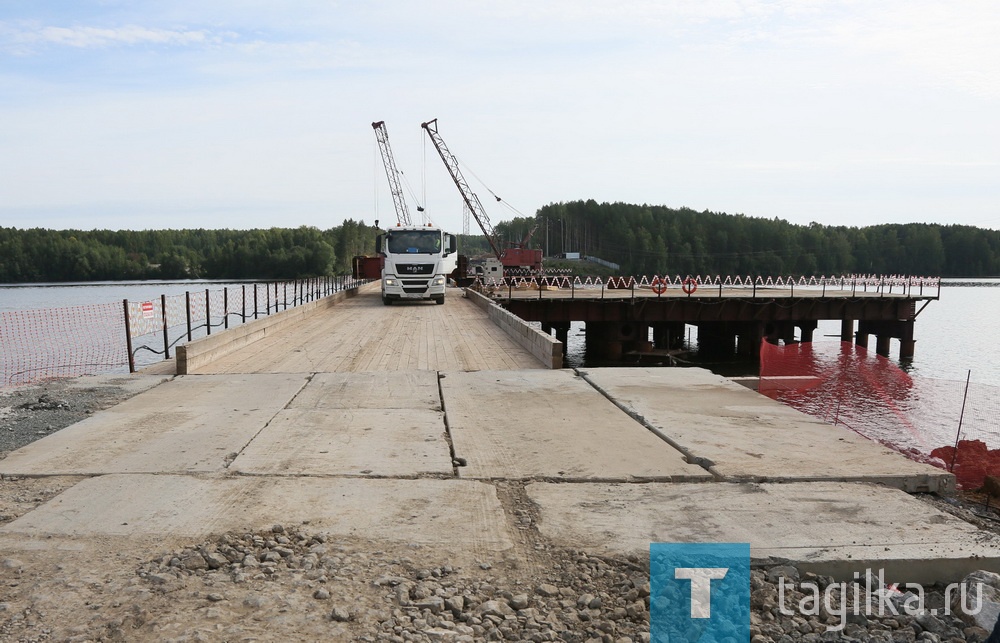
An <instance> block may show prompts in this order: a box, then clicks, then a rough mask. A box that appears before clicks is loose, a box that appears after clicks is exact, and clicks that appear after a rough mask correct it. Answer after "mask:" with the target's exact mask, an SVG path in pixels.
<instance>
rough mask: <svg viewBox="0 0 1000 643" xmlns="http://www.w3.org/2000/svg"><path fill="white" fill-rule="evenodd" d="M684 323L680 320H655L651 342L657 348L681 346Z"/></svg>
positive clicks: (683, 338)
mask: <svg viewBox="0 0 1000 643" xmlns="http://www.w3.org/2000/svg"><path fill="white" fill-rule="evenodd" d="M684 340H685V337H684V324H683V323H681V322H657V323H655V324H653V344H654V345H655V346H656V347H657V348H662V349H670V348H681V347H682V346H683V345H684Z"/></svg>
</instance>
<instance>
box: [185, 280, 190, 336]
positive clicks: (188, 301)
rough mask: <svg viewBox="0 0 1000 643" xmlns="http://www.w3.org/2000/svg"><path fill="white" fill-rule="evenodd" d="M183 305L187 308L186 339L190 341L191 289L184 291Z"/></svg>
mask: <svg viewBox="0 0 1000 643" xmlns="http://www.w3.org/2000/svg"><path fill="white" fill-rule="evenodd" d="M184 307H185V308H187V325H188V341H189V342H190V341H191V291H190V290H185V291H184Z"/></svg>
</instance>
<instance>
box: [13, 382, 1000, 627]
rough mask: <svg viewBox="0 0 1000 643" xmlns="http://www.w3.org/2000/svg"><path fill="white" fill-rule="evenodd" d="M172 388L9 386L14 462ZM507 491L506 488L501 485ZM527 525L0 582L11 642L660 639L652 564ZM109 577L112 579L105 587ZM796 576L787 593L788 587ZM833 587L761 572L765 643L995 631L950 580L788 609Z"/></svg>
mask: <svg viewBox="0 0 1000 643" xmlns="http://www.w3.org/2000/svg"><path fill="white" fill-rule="evenodd" d="M163 379H164V378H159V379H147V380H142V379H140V380H138V381H137V380H136V379H134V378H123V377H117V378H116V377H105V378H78V379H75V380H56V381H52V382H47V383H44V384H41V385H38V386H32V387H23V388H19V389H15V390H7V391H0V459H2V458H3V457H4V455H5V454H4V453H3V452H4V451H10V450H13V449H16V448H19V447H21V446H23V445H25V444H28V443H30V442H32V441H34V440H36V439H39V438H41V437H43V436H45V435H48V434H50V433H52V432H54V431H58V430H59V429H61V428H63V427H65V426H68V425H70V424H73V423H75V422H77V421H79V420H82V419H84V418H86V417H88V416H89V415H91V414H93V413H94V412H96V411H98V410H100V409H104V408H107V407H110V406H113V405H115V404H117V403H119V402H121V401H123V400H125V399H127V398H128V397H131V396H132V395H134V394H136V393H138V392H141V390H145V389H146V388H149V387H151V386H153V385H155V384H156V383H158V382H160V381H163ZM75 481H76V479H73V478H66V479H65V480H62V479H58V478H52V479H46V480H41V481H39V480H35V481H32V480H16V479H15V480H11V479H8V480H5V481H0V482H3V485H0V491H3V492H4V494H5V495H4V497H2V498H0V500H2V501H3V502H0V524H2V523H3V522H7V521H9V520H12V519H14V518H16V517H17V515H22V514H23V513H24V512H26V511H29V510H30V509H31V508H33V507H34V506H37V505H38V504H40V503H41V502H44V501H46V500H48V499H49V498H51V497H54V496H55V495H57V494H58V493H59V492H60V491H61V490H62V489H63V488H65V487H66V486H70V485H72V484H74V483H75ZM504 484H505V483H502V482H499V481H498V482H497V485H498V489H499V490H500V491H501V492H502V490H503V486H504ZM0 495H3V494H0ZM7 496H9V498H7ZM501 496H503V497H505V496H504V494H503V493H501ZM925 499H926V501H927V502H929V503H933V504H934V505H935V506H937V507H938V508H942V509H945V510H947V511H950V512H951V513H953V514H955V515H956V516H959V517H961V518H963V519H965V520H969V521H970V522H973V523H975V524H977V525H978V526H979V527H980V528H982V529H989V530H992V531H1000V530H998V529H997V522H996V520H995V518H990V517H989V516H988V515H986V514H984V513H983V511H982V509H981V498H978V497H974V496H958V497H955V498H947V499H942V498H937V497H929V496H928V497H925ZM508 510H509V512H510V514H511V519H512V520H513V521H514V522H518V521H519V520H520V518H523V517H524V516H525V515H527V516H529V517H530V515H531V511H530V507H521V506H512V507H508ZM528 522H529V524H528V525H527V526H526V527H525V531H523V532H522V533H524V534H525V536H524V537H525V539H526V540H525V543H524V544H522V545H519V551H518V552H517V554H516V555H515V556H513V558H512V557H511V556H506V557H504V558H501V559H497V560H488V559H484V560H481V561H478V562H477V563H476V564H471V565H470V564H466V565H465V566H460V565H458V564H457V563H456V561H454V560H449V559H448V558H447V557H444V558H435V557H434V556H435V554H432V553H428V552H422V551H411V550H409V549H408V548H407V547H405V546H398V547H393V548H391V550H388V551H387V550H385V549H383V548H385V547H386V544H385V543H378V542H375V541H368V540H364V539H363V538H362V539H358V540H354V541H350V542H348V541H332V540H331V539H330V538H329V537H327V536H326V535H325V534H323V533H322V532H318V531H311V530H310V529H309V526H308V525H295V526H291V525H280V524H279V525H273V526H272V527H270V528H269V529H266V530H264V531H250V530H248V531H244V532H228V533H224V534H221V535H219V536H217V537H213V538H211V539H208V540H206V541H204V542H200V543H197V544H190V545H187V546H184V547H181V548H178V549H173V550H169V551H162V552H161V553H159V554H157V555H155V556H150V555H148V554H147V555H144V556H143V557H142V558H141V560H142V561H143V562H141V563H138V564H137V565H135V566H133V567H130V568H128V569H126V570H124V572H122V573H121V574H119V573H118V572H115V571H114V570H115V569H116V565H117V563H104V562H100V561H97V560H93V561H88V562H89V563H91V564H92V566H93V569H90V570H89V571H85V572H73V571H72V570H73V569H74V567H73V565H71V564H70V561H69V559H68V558H67V559H66V560H62V559H59V560H58V561H57V563H56V565H55V569H58V570H61V571H60V572H59V573H58V574H53V568H52V567H49V568H40V569H39V570H38V571H36V572H34V573H35V574H36V576H35V577H34V580H32V581H31V582H26V579H27V578H28V577H29V575H30V574H31V573H32V572H31V571H30V570H31V567H32V565H31V563H30V561H23V560H20V559H15V558H13V557H9V558H6V557H4V555H3V553H2V552H0V579H2V580H3V586H4V587H5V589H6V595H5V597H4V598H2V599H0V640H25V641H28V640H244V639H257V640H264V639H269V638H274V637H279V638H287V639H289V640H292V639H299V640H306V639H316V638H325V639H327V640H354V641H365V642H375V641H391V642H396V643H399V642H403V641H456V642H460V641H461V642H464V641H469V642H471V641H490V640H512V641H513V640H516V641H577V642H580V643H629V642H633V643H634V642H645V641H649V640H650V633H649V601H650V585H649V568H648V558H647V557H642V556H640V557H627V558H609V557H605V556H598V555H595V553H594V552H587V551H582V550H565V549H560V548H556V547H552V546H550V545H549V544H548V543H545V542H544V541H542V540H541V537H540V536H539V535H538V532H537V531H536V530H534V529H533V528H531V527H530V520H529V521H528ZM145 551H147V552H148V551H155V549H146V550H145ZM120 555H121V554H117V556H120ZM60 556H62V554H60ZM66 556H69V555H68V554H66ZM512 561H513V562H512ZM79 567H80V568H81V569H82V568H85V567H86V565H82V566H79ZM74 574H79V575H80V577H79V578H76V577H74ZM102 574H103V577H104V580H103V581H102V582H101V583H94V582H92V580H93V578H97V577H101V576H102ZM795 578H797V579H798V580H797V581H795V582H794V583H793V584H792V585H786V586H785V588H784V593H783V594H779V592H778V584H779V583H780V582H781V581H782V580H783V579H795ZM786 582H788V581H786ZM831 585H832V586H833V587H834V588H837V587H838V585H837V584H833V581H832V579H830V578H826V577H821V576H815V575H813V574H810V573H808V572H801V573H800V571H799V570H798V569H796V568H794V567H791V566H779V567H769V568H761V569H754V570H753V571H752V573H751V623H752V629H751V643H768V642H778V643H788V642H789V641H810V642H812V641H876V642H878V641H886V642H910V641H930V642H932V643H933V642H942V641H946V642H949V643H951V642H957V641H984V640H985V639H986V637H987V636H988V632H987V630H986V629H983V628H982V627H979V626H977V625H976V624H975V623H973V622H971V621H969V620H968V619H966V620H963V619H961V618H959V617H958V616H954V615H948V614H944V613H943V611H944V610H943V609H942V608H943V607H944V588H943V587H933V588H927V593H926V597H925V604H926V605H927V606H928V607H929V608H933V609H938V610H939V613H938V614H932V613H927V614H922V615H919V616H910V615H907V614H905V613H902V614H900V615H895V614H891V613H890V614H878V613H874V614H871V613H868V612H864V611H863V610H862V612H863V613H858V614H853V613H850V614H842V612H841V611H838V610H840V608H841V607H842V605H841V603H840V602H839V601H837V600H834V601H833V603H832V605H831V608H830V609H826V608H823V609H818V610H816V613H815V614H801V613H799V612H800V611H801V610H799V612H796V613H795V614H790V613H788V612H790V611H793V610H790V609H789V608H792V607H795V606H798V605H800V602H801V601H802V600H803V599H804V598H806V597H807V596H808V595H809V592H810V591H811V590H810V588H812V587H816V588H819V589H820V590H821V591H825V590H826V589H827V588H829V587H831ZM998 585H1000V583H998ZM845 588H846V592H844V593H842V594H841V593H834V594H833V596H834V598H835V599H836V597H837V596H840V595H844V596H851V595H853V585H849V586H845ZM871 589H873V590H875V591H883V588H877V587H873V588H871ZM859 592H860V595H861V596H868V595H869V588H868V587H866V586H864V585H860V586H859ZM46 593H47V594H46ZM998 595H1000V594H998ZM46 596H48V600H49V603H48V604H47V603H46V601H45V597H46ZM901 596H902V597H903V598H905V595H897V596H895V598H894V599H893V600H896V601H900V600H902V598H901ZM39 597H41V599H40V598H39ZM781 598H784V603H783V604H782V602H781V601H780V599H781ZM84 599H86V600H84ZM112 599H113V600H112ZM74 601H78V602H79V605H77V604H75V603H74ZM876 604H878V603H877V602H876ZM46 605H48V607H47V609H48V612H46V611H45V609H44V608H45V606H46ZM79 609H86V613H87V618H86V619H78V618H75V617H66V616H65V614H81V613H82V612H79ZM60 610H64V611H65V613H64V614H63V616H59V613H60V612H59V611H60ZM844 611H850V610H849V609H848V610H844ZM856 611H857V610H856ZM982 624H985V623H981V625H982ZM840 625H842V626H843V627H838V626H840Z"/></svg>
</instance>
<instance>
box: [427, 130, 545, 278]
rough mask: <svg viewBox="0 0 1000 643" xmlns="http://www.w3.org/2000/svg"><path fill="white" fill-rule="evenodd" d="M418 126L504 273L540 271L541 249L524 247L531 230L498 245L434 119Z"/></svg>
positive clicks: (486, 216)
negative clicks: (505, 244)
mask: <svg viewBox="0 0 1000 643" xmlns="http://www.w3.org/2000/svg"><path fill="white" fill-rule="evenodd" d="M421 127H423V128H424V130H425V131H426V132H427V136H429V137H430V139H431V142H432V143H433V144H434V148H435V149H436V150H437V152H438V154H439V155H440V156H441V160H442V161H444V166H445V168H447V170H448V174H450V175H451V180H452V181H454V182H455V186H456V187H458V191H459V192H460V193H461V195H462V200H464V201H465V205H466V206H468V208H469V210H470V211H471V212H472V216H473V217H475V219H476V223H478V224H479V228H480V229H481V230H482V231H483V234H484V235H485V236H486V241H487V242H489V244H490V249H491V250H493V254H494V255H495V256H496V258H497V261H499V262H500V264H501V265H502V267H503V272H504V273H505V274H510V273H522V274H523V273H526V272H531V273H534V272H539V271H541V269H542V251H541V250H529V249H528V248H526V247H524V246H526V245H527V243H528V241H530V239H531V234H530V233H529V234H528V236H527V237H526V238H525V240H524V241H523V242H522V243H521V244H520V245H518V244H514V245H512V246H510V247H507V248H503V247H501V243H500V239H499V237H498V235H497V233H496V231H495V230H494V229H493V225H492V224H491V223H490V217H489V215H487V214H486V210H485V209H483V204H482V203H481V202H480V201H479V197H478V196H476V193H475V192H473V191H472V189H471V188H470V187H469V184H468V182H467V181H466V180H465V177H464V176H462V170H461V169H459V167H458V159H456V158H455V155H454V154H452V153H451V151H450V150H449V149H448V146H447V145H446V144H445V142H444V139H443V138H441V134H439V133H438V127H437V119H436V118H435V119H434V120H431V121H427V122H426V123H423V124H421ZM496 199H497V201H499V200H500V197H496Z"/></svg>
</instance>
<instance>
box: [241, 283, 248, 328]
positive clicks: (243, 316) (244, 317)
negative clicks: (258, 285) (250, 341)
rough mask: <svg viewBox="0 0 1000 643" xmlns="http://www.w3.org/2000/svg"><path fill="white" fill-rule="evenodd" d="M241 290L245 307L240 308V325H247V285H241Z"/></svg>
mask: <svg viewBox="0 0 1000 643" xmlns="http://www.w3.org/2000/svg"><path fill="white" fill-rule="evenodd" d="M240 289H241V290H242V291H243V306H242V307H241V308H240V323H241V324H245V323H247V285H246V284H240Z"/></svg>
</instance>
